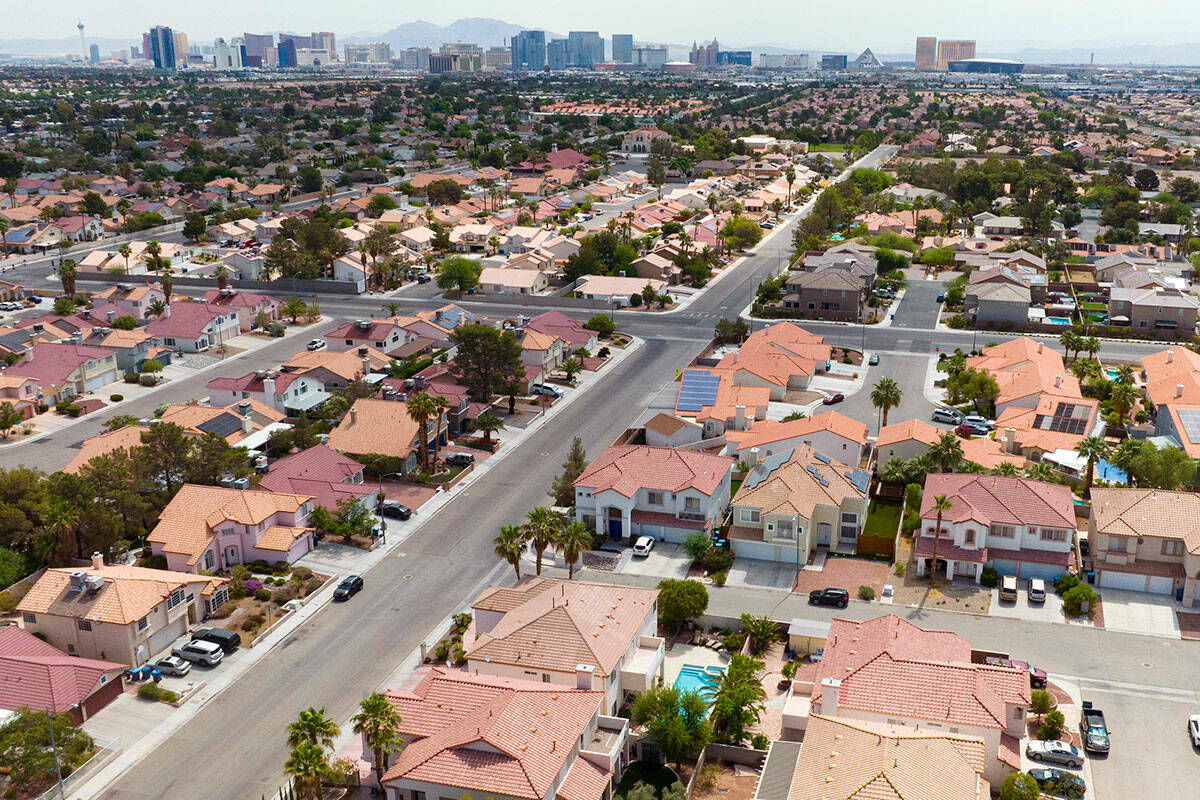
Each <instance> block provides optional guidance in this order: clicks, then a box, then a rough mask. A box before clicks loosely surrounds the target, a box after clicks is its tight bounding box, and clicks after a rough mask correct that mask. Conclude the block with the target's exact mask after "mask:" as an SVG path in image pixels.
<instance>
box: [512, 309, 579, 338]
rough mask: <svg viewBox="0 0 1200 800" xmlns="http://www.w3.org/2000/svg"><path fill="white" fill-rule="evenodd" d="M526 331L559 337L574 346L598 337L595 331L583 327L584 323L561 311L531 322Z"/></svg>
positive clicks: (547, 314)
mask: <svg viewBox="0 0 1200 800" xmlns="http://www.w3.org/2000/svg"><path fill="white" fill-rule="evenodd" d="M525 330H534V331H539V332H541V333H548V334H551V335H553V336H557V337H558V338H560V339H562V340H563V341H564V342H568V343H570V344H573V345H580V344H585V343H587V342H588V341H590V340H591V339H592V338H593V337H595V336H596V333H595V331H589V330H588V329H587V328H585V327H583V323H582V322H579V321H578V320H574V319H571V318H570V317H568V316H567V315H566V314H564V313H562V312H561V311H547V312H546V313H544V314H538V315H537V316H536V317H534V318H533V319H531V320H529V324H527V325H526V326H525Z"/></svg>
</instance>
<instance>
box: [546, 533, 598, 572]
mask: <svg viewBox="0 0 1200 800" xmlns="http://www.w3.org/2000/svg"><path fill="white" fill-rule="evenodd" d="M554 546H555V547H556V548H558V552H559V553H561V554H562V557H563V560H564V561H566V562H567V579H568V580H570V579H573V578H574V577H575V564H576V562H577V561H579V557H580V556H581V555H583V554H584V553H585V552H587V551H588V550H590V549H592V531H591V529H589V528H588V526H587V525H584V524H583V523H582V522H580V521H579V520H571V521H570V522H568V523H567V524H566V525H564V526H562V527H561V528H559V531H558V538H557V539H555V541H554Z"/></svg>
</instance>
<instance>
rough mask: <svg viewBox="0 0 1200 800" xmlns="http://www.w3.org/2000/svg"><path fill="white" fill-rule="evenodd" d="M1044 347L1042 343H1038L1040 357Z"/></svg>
mask: <svg viewBox="0 0 1200 800" xmlns="http://www.w3.org/2000/svg"><path fill="white" fill-rule="evenodd" d="M1042 347H1043V345H1042V343H1041V342H1038V355H1041V354H1042Z"/></svg>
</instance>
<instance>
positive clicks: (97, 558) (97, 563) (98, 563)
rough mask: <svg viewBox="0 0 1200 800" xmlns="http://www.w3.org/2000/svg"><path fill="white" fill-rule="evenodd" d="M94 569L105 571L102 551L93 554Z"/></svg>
mask: <svg viewBox="0 0 1200 800" xmlns="http://www.w3.org/2000/svg"><path fill="white" fill-rule="evenodd" d="M92 569H104V556H103V555H101V554H100V551H96V552H94V553H92Z"/></svg>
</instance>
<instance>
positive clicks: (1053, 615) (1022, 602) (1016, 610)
mask: <svg viewBox="0 0 1200 800" xmlns="http://www.w3.org/2000/svg"><path fill="white" fill-rule="evenodd" d="M1020 583H1021V587H1020V591H1019V592H1018V593H1017V601H1016V602H1015V603H1009V602H1007V601H1001V600H1000V590H999V589H992V603H991V605H990V606H988V614H989V615H990V616H993V617H1008V618H1009V619H1023V620H1027V621H1029V622H1074V620H1068V619H1067V617H1066V615H1064V614H1063V610H1062V598H1061V597H1059V596H1058V595H1056V594H1055V593H1054V592H1053V590H1050V591H1047V592H1046V602H1044V603H1030V602H1029V595H1028V594H1027V593H1026V589H1027V588H1028V584H1027V582H1025V581H1021V582H1020ZM1105 608H1106V610H1107V606H1106V607H1105Z"/></svg>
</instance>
